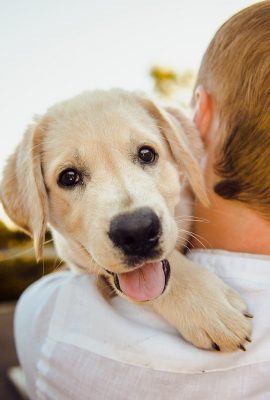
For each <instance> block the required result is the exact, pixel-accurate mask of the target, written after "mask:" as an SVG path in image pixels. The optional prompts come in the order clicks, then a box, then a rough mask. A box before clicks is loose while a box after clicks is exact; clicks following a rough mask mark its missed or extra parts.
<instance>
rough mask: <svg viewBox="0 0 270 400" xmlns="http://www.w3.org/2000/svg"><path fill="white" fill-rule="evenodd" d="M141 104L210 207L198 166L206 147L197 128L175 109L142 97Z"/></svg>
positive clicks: (196, 190)
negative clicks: (154, 121)
mask: <svg viewBox="0 0 270 400" xmlns="http://www.w3.org/2000/svg"><path fill="white" fill-rule="evenodd" d="M139 101H140V103H141V104H143V106H144V107H145V109H146V110H147V111H148V113H149V114H150V115H151V116H152V117H153V118H154V119H155V120H156V122H157V125H158V127H159V129H160V130H161V133H162V134H163V136H164V137H165V139H166V141H167V142H168V144H169V147H170V151H171V153H172V155H173V157H174V159H175V161H176V163H177V165H179V166H180V168H181V169H182V170H184V172H185V173H186V175H187V178H188V181H189V183H190V186H191V188H192V190H193V192H194V194H195V195H196V197H197V198H198V199H199V200H200V202H201V203H202V204H204V205H205V206H209V200H208V196H207V193H206V187H205V183H204V178H203V174H202V171H201V168H200V164H199V160H200V158H201V156H202V153H203V147H202V143H201V140H200V137H199V134H198V132H197V130H196V128H195V126H194V125H193V124H192V122H191V121H189V119H188V118H187V117H186V116H185V115H184V114H182V113H181V111H180V110H178V109H176V108H171V107H166V108H165V107H160V106H158V105H157V104H156V103H155V102H154V101H152V100H150V99H148V98H146V97H143V96H139Z"/></svg>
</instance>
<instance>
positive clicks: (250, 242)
mask: <svg viewBox="0 0 270 400" xmlns="http://www.w3.org/2000/svg"><path fill="white" fill-rule="evenodd" d="M193 120H194V122H195V125H196V126H197V129H198V130H199V132H200V135H201V138H202V140H203V143H204V146H205V152H206V156H205V160H204V161H205V162H204V177H205V182H206V186H207V192H208V195H209V199H210V203H211V206H210V207H209V208H206V207H204V206H203V205H202V204H200V202H199V201H198V200H197V201H196V202H195V214H194V215H195V217H196V218H195V219H196V220H195V222H194V225H193V232H194V233H195V234H196V235H199V240H196V239H194V240H193V243H192V245H193V246H194V248H202V247H205V248H209V249H220V250H228V251H233V252H241V253H253V254H263V255H270V222H269V221H267V220H265V219H263V218H262V217H261V216H260V215H259V214H258V213H256V212H255V211H253V210H252V209H250V208H248V207H247V205H245V204H244V203H241V202H239V201H232V200H225V199H223V198H221V197H220V196H218V195H217V194H215V192H214V190H213V188H214V185H215V183H217V182H218V181H219V180H220V178H219V177H218V176H217V175H216V174H215V172H214V165H215V161H216V154H217V146H218V144H219V138H220V131H219V121H218V115H217V112H216V110H215V101H214V98H213V97H212V96H211V95H210V94H209V93H207V91H206V90H205V89H204V87H203V86H201V85H200V86H198V87H197V88H196V90H195V108H194V116H193ZM200 219H203V220H204V221H205V222H200Z"/></svg>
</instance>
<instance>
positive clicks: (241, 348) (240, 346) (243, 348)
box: [239, 344, 247, 351]
mask: <svg viewBox="0 0 270 400" xmlns="http://www.w3.org/2000/svg"><path fill="white" fill-rule="evenodd" d="M239 349H240V350H243V351H247V349H246V348H245V347H244V346H243V345H242V344H240V345H239Z"/></svg>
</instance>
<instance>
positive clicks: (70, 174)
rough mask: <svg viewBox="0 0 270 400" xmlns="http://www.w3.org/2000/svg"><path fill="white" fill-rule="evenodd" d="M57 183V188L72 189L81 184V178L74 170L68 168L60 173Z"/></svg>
mask: <svg viewBox="0 0 270 400" xmlns="http://www.w3.org/2000/svg"><path fill="white" fill-rule="evenodd" d="M57 183H58V185H59V186H62V187H68V188H72V187H74V186H76V185H78V184H79V183H82V176H81V174H80V172H78V171H77V170H76V169H73V168H68V169H65V170H64V171H62V172H61V173H60V175H59V177H58V182H57Z"/></svg>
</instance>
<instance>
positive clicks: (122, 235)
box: [109, 207, 161, 257]
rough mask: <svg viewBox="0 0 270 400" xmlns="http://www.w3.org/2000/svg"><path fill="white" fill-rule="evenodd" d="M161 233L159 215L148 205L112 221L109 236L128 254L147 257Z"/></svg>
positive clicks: (118, 216)
mask: <svg viewBox="0 0 270 400" xmlns="http://www.w3.org/2000/svg"><path fill="white" fill-rule="evenodd" d="M160 234H161V226H160V221H159V218H158V216H157V215H156V214H155V213H154V212H153V211H152V210H151V209H150V208H148V207H144V208H139V209H138V210H136V211H134V212H133V213H130V214H120V215H117V216H116V217H114V218H113V219H112V221H111V225H110V231H109V238H110V239H111V241H112V242H113V243H114V244H115V246H117V247H119V248H120V249H121V250H123V252H124V253H125V255H127V256H139V257H147V256H150V255H151V252H153V250H154V248H155V247H156V246H157V244H158V241H159V237H160Z"/></svg>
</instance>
